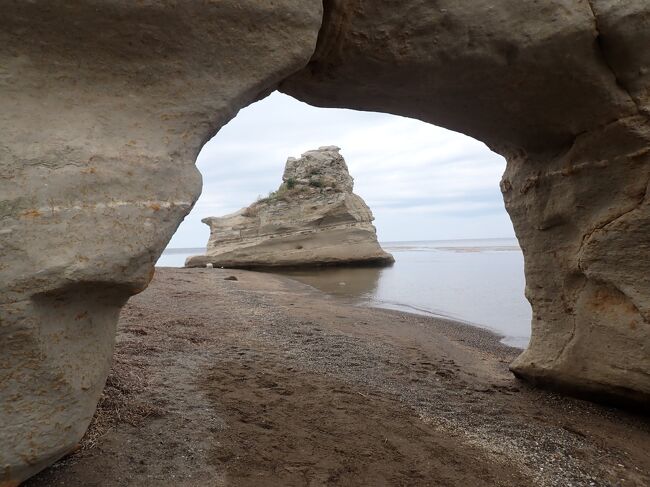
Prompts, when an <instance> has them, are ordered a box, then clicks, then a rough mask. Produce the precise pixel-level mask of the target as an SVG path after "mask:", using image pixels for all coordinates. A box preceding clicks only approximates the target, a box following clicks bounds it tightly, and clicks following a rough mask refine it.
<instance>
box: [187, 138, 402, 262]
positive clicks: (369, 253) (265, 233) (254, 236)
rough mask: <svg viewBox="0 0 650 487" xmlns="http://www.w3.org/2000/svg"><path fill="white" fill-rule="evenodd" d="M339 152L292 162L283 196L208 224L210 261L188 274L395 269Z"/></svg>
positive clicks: (313, 154) (275, 195) (331, 149)
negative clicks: (209, 267)
mask: <svg viewBox="0 0 650 487" xmlns="http://www.w3.org/2000/svg"><path fill="white" fill-rule="evenodd" d="M339 151H340V149H339V148H338V147H321V148H320V149H318V150H313V151H309V152H306V153H305V154H303V155H302V157H300V158H299V159H295V158H293V157H290V158H289V160H288V161H287V164H286V167H285V170H284V175H283V177H282V180H283V182H282V184H281V185H280V188H279V189H278V190H277V191H276V192H274V193H272V194H271V195H270V196H269V197H268V198H265V199H263V200H260V201H258V202H256V203H254V204H252V205H251V206H249V207H246V208H242V209H241V210H239V211H238V212H236V213H233V214H232V215H227V216H224V217H220V218H206V219H204V220H203V222H204V223H206V224H207V225H209V226H210V240H209V241H208V246H207V253H206V255H200V256H195V257H190V258H189V259H188V260H187V262H186V264H185V265H186V266H187V267H204V266H205V265H206V264H208V263H211V264H213V265H214V266H219V267H240V268H241V267H244V268H262V267H297V266H320V265H349V264H373V265H385V264H390V263H392V262H393V261H394V259H393V257H392V256H391V255H390V254H388V253H386V252H384V251H383V250H382V248H381V247H380V245H379V243H378V242H377V233H376V230H375V227H374V226H373V225H372V221H373V220H374V217H373V216H372V212H371V211H370V208H368V206H367V205H366V204H365V202H364V201H363V199H361V198H360V197H359V196H357V195H356V194H354V193H352V189H353V186H354V181H353V179H352V177H351V176H350V174H349V172H348V167H347V164H346V163H345V160H344V159H343V156H341V154H340V153H339Z"/></svg>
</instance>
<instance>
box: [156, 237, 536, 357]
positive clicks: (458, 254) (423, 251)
mask: <svg viewBox="0 0 650 487" xmlns="http://www.w3.org/2000/svg"><path fill="white" fill-rule="evenodd" d="M382 246H383V247H384V249H386V250H387V251H389V252H391V253H392V254H393V256H394V257H395V264H394V265H393V266H392V267H386V268H382V269H377V268H369V267H360V268H354V267H342V268H322V269H317V270H300V271H289V272H283V273H282V274H283V275H287V276H289V277H291V278H293V279H296V280H298V281H301V282H304V283H306V284H309V285H311V286H314V287H316V288H318V289H320V290H322V291H325V292H327V293H330V294H334V295H338V296H343V297H346V298H352V299H353V300H355V301H356V302H358V303H360V304H366V305H372V306H379V307H384V308H389V309H397V310H402V311H408V312H411V313H418V314H424V315H430V316H441V317H445V318H451V319H454V320H457V321H463V322H466V323H470V324H473V325H477V326H480V327H483V328H488V329H490V330H492V331H495V332H496V333H498V334H500V335H503V337H504V338H503V340H502V341H503V342H504V343H506V344H508V345H511V346H515V347H521V348H524V347H525V346H526V345H527V344H528V340H529V338H530V320H531V309H530V305H529V304H528V301H526V298H525V297H524V286H525V281H524V261H523V255H522V253H521V250H520V249H519V246H518V245H517V241H516V240H515V239H483V240H447V241H443V240H437V241H423V242H384V243H382ZM203 252H204V249H172V250H166V251H165V252H164V253H163V255H162V257H161V258H160V260H159V261H158V263H157V265H159V266H169V267H180V266H182V265H183V263H184V262H185V258H186V257H187V256H189V255H195V254H200V253H203Z"/></svg>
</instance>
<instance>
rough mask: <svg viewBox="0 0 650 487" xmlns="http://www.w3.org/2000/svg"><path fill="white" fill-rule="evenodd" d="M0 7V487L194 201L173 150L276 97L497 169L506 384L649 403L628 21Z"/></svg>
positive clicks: (66, 434)
mask: <svg viewBox="0 0 650 487" xmlns="http://www.w3.org/2000/svg"><path fill="white" fill-rule="evenodd" d="M1 6H2V12H1V13H0V103H1V108H2V110H0V134H1V135H0V137H1V140H0V198H1V199H0V219H1V220H2V226H1V227H0V445H3V448H1V449H0V472H2V473H0V483H2V484H3V485H15V484H16V483H17V482H19V481H20V480H22V479H24V478H26V477H28V476H29V475H32V474H33V473H35V472H37V471H38V470H39V469H41V468H43V467H44V466H46V465H48V464H49V463H51V462H53V461H54V460H56V459H57V458H59V457H60V456H62V455H63V454H65V453H66V452H67V451H70V450H71V449H72V448H73V447H74V444H75V442H76V441H77V440H78V439H79V437H80V436H81V434H82V433H83V430H84V428H85V426H86V425H87V424H88V421H89V420H90V417H91V416H92V413H93V409H94V407H95V403H96V401H97V398H98V396H99V393H100V391H101V388H102V386H103V382H104V380H105V377H106V371H107V369H108V365H109V362H110V355H111V350H112V342H113V329H114V326H115V323H116V318H117V314H118V312H119V309H120V307H121V305H122V303H123V302H124V301H125V299H126V298H127V297H128V296H129V295H130V294H132V293H135V292H138V291H139V290H141V289H143V288H144V287H145V286H146V285H147V282H148V280H149V279H150V277H151V274H152V272H153V263H154V262H155V261H156V258H157V257H158V255H159V254H160V252H161V251H162V249H163V248H164V247H165V245H166V243H167V241H168V240H169V238H170V237H171V235H172V233H173V232H174V230H175V229H176V227H177V225H178V224H179V223H180V221H181V220H182V218H183V217H184V216H185V215H186V214H187V212H188V211H189V210H190V208H191V207H192V205H193V203H194V201H195V200H196V198H197V196H198V193H199V189H200V177H199V174H198V172H197V171H196V169H195V168H194V166H193V162H194V159H195V156H196V154H197V153H198V151H199V150H200V148H201V146H202V144H203V143H204V142H205V141H206V140H208V139H209V138H210V136H212V135H213V134H214V133H215V132H216V131H217V130H218V129H219V128H220V127H221V126H222V125H223V124H224V123H226V122H227V121H228V120H229V119H230V118H232V117H233V116H234V115H235V114H236V113H237V110H238V109H240V108H241V107H243V106H246V105H247V104H249V103H251V102H252V101H253V100H255V99H256V98H258V97H261V96H263V95H264V94H265V93H268V92H269V91H270V90H272V89H273V88H274V87H275V86H277V84H278V83H279V82H280V81H282V80H283V79H285V78H288V79H287V81H286V82H285V83H283V85H282V86H283V90H284V91H285V92H287V93H290V94H293V95H295V96H297V97H299V98H301V99H303V100H306V101H308V102H310V103H313V104H317V105H321V106H338V107H347V108H357V109H366V110H377V111H384V112H390V113H396V114H401V115H405V116H410V117H415V118H419V119H421V120H424V121H427V122H431V123H435V124H438V125H441V126H444V127H447V128H450V129H453V130H457V131H460V132H464V133H466V134H469V135H472V136H474V137H476V138H478V139H479V140H482V141H484V142H485V143H486V144H488V145H489V147H490V148H492V149H493V150H495V151H497V152H499V153H500V154H502V155H504V156H506V157H507V159H508V168H507V171H506V174H505V175H504V179H503V182H502V189H503V193H504V199H505V201H506V206H507V209H508V211H509V212H510V214H511V216H512V219H513V222H514V225H515V229H516V233H517V236H518V238H519V241H520V243H521V245H522V248H523V249H524V254H525V258H526V276H527V295H528V297H529V299H530V301H531V303H532V305H533V310H534V321H533V338H532V341H531V344H530V347H529V348H528V350H527V351H526V352H525V353H524V354H523V355H522V356H521V357H520V359H519V360H518V361H517V362H516V363H515V364H514V365H513V369H514V370H515V371H516V372H517V373H518V374H520V375H521V376H523V377H526V378H528V379H532V380H538V381H543V382H546V383H548V384H551V385H555V386H562V387H564V388H565V389H567V390H570V391H571V392H578V391H583V392H585V391H587V392H589V393H591V394H593V393H599V394H604V395H607V396H609V397H614V398H616V399H617V400H621V399H629V400H636V401H647V400H648V397H650V357H649V347H650V336H649V333H650V331H649V330H650V314H649V310H648V307H649V297H650V283H649V281H648V276H649V275H650V273H649V272H648V271H649V269H648V265H649V264H648V262H649V259H648V249H649V248H650V242H649V234H650V232H649V230H648V228H650V227H649V226H648V221H649V219H650V216H649V215H650V209H649V205H648V197H647V194H648V193H647V186H648V167H650V144H649V143H648V111H649V103H650V102H649V95H648V94H649V93H650V91H649V84H650V78H649V76H650V75H649V74H648V73H650V66H649V63H650V54H649V52H650V51H648V49H647V45H648V40H649V38H648V36H650V30H649V29H648V28H647V25H648V18H649V16H650V5H649V4H648V2H646V1H644V0H629V1H626V2H620V1H614V0H590V1H586V0H547V1H544V2H537V1H522V0H489V1H488V0H475V1H471V2H469V1H467V2H457V1H453V0H439V1H436V2H426V1H421V0H406V1H404V0H349V1H348V0H345V1H344V0H327V1H326V2H325V3H324V6H325V15H324V17H322V5H321V2H320V1H319V0H306V1H296V0H278V1H275V2H273V3H270V2H259V1H257V0H243V1H237V2H232V1H227V0H224V1H221V2H203V1H199V0H187V1H184V2H182V5H181V4H180V3H177V2H167V1H158V0H156V1H154V0H145V1H140V2H132V1H127V0H104V1H101V2H100V1H93V0H85V1H77V2H65V1H51V0H34V1H30V2H25V1H22V0H5V1H3V2H2V5H1ZM321 20H323V28H322V29H321V32H320V35H319V37H318V45H317V48H316V52H315V54H314V55H313V57H312V59H311V62H310V63H309V65H308V66H307V67H306V68H305V69H303V70H301V68H302V67H303V66H305V64H306V63H307V62H308V60H309V58H310V57H311V56H312V54H313V53H314V48H315V46H316V37H317V35H318V30H319V27H320V24H321ZM296 71H300V72H298V73H297V74H295V75H293V76H290V75H292V73H295V72H296ZM432 150H433V148H432Z"/></svg>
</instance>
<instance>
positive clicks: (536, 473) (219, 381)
mask: <svg viewBox="0 0 650 487" xmlns="http://www.w3.org/2000/svg"><path fill="white" fill-rule="evenodd" d="M228 276H235V277H236V278H237V280H225V279H224V278H226V277H228ZM517 353H519V351H518V350H516V349H513V348H509V347H506V346H504V345H502V344H500V343H499V338H498V337H497V336H495V335H493V334H491V333H489V332H487V331H483V330H480V329H478V328H473V327H470V326H466V325H462V324H459V323H454V322H451V321H444V320H438V319H434V318H429V317H425V316H417V315H411V314H407V313H402V312H396V311H389V310H383V309H374V308H368V307H359V306H353V305H351V304H350V303H347V302H346V301H345V300H341V299H337V298H334V297H331V296H328V295H325V294H323V293H321V292H319V291H317V290H315V289H314V288H311V287H309V286H307V285H305V284H301V283H298V282H296V281H293V280H291V279H288V278H285V277H280V276H276V275H271V274H262V273H255V272H247V271H229V270H218V269H214V270H213V269H171V268H159V269H157V272H156V275H155V277H154V280H153V281H152V283H151V285H150V287H149V288H148V289H147V290H146V291H145V292H143V293H142V294H140V295H138V296H135V297H133V298H132V299H131V300H130V301H129V303H128V305H127V306H126V307H125V309H124V310H123V312H122V315H121V319H120V323H119V325H118V339H117V345H116V350H115V356H114V366H113V370H112V372H111V375H110V376H109V379H108V382H107V386H106V389H105V392H104V396H103V398H102V400H101V401H100V406H99V409H98V412H97V414H96V417H95V419H94V422H93V424H92V426H91V428H90V430H89V432H88V433H87V435H86V437H85V438H84V440H83V441H82V443H81V444H80V445H79V449H78V451H76V452H75V453H74V454H72V455H70V456H68V457H67V458H65V459H63V460H61V461H59V462H58V463H57V464H55V465H53V466H52V467H50V468H49V469H47V470H46V471H44V472H42V473H41V474H39V475H38V476H36V477H34V478H33V479H31V480H30V481H28V482H27V483H26V484H25V485H27V486H31V487H35V486H59V485H61V486H87V487H91V486H108V487H113V486H115V487H117V486H124V485H133V486H161V485H162V486H168V485H169V486H319V485H345V486H356V485H369V486H382V485H386V486H402V485H404V486H407V485H408V486H419V485H422V486H429V485H444V486H482V485H485V486H494V485H499V486H527V485H539V486H568V485H573V486H583V485H584V486H601V485H602V486H608V485H612V486H645V485H650V457H649V456H648V445H650V421H649V420H648V417H643V416H641V415H639V414H636V413H632V412H626V411H621V410H618V409H613V408H608V407H604V406H599V405H595V404H592V403H589V402H586V401H581V400H578V399H571V398H566V397H563V396H560V395H557V394H554V393H550V392H546V391H541V390H538V389H534V388H532V387H529V386H527V385H526V384H524V383H522V382H520V381H518V380H517V379H515V378H514V377H513V376H512V374H511V373H510V372H509V371H508V368H507V365H508V363H509V362H510V361H511V360H512V359H513V358H514V357H515V356H516V355H517Z"/></svg>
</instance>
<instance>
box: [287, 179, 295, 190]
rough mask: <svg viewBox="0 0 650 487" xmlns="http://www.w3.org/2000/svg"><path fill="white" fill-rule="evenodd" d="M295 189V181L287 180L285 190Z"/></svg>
mask: <svg viewBox="0 0 650 487" xmlns="http://www.w3.org/2000/svg"><path fill="white" fill-rule="evenodd" d="M295 187H296V180H295V179H294V178H289V179H287V189H293V188H295Z"/></svg>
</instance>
